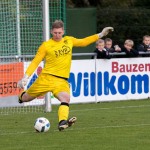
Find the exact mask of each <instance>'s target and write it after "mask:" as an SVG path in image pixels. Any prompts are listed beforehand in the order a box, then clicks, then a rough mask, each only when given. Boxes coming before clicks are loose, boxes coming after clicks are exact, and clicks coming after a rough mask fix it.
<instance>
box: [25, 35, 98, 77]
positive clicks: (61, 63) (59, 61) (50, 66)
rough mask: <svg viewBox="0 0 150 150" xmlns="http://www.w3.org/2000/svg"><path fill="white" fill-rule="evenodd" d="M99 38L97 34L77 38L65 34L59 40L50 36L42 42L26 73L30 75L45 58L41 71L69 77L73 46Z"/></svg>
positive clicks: (81, 45)
mask: <svg viewBox="0 0 150 150" xmlns="http://www.w3.org/2000/svg"><path fill="white" fill-rule="evenodd" d="M98 39H99V36H98V35H97V34H95V35H92V36H89V37H86V38H83V39H77V38H74V37H72V36H65V37H63V38H62V40H61V41H59V42H57V41H54V40H53V39H52V38H51V39H50V40H48V41H46V42H43V43H42V44H41V46H40V47H39V49H38V51H37V53H36V55H35V57H34V59H33V60H32V62H31V64H30V65H29V67H28V68H27V71H26V74H27V75H28V76H30V75H31V74H32V73H33V72H34V71H35V69H36V68H37V67H38V65H39V63H40V62H41V61H42V60H44V59H45V65H44V68H43V70H42V73H47V74H51V75H55V76H59V77H64V78H69V74H70V66H71V60H72V48H73V47H85V46H87V45H89V44H91V43H93V42H96V41H97V40H98Z"/></svg>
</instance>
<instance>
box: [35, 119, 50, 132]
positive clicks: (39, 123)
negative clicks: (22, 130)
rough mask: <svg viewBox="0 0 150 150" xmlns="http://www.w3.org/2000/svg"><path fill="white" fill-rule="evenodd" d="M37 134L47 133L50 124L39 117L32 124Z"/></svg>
mask: <svg viewBox="0 0 150 150" xmlns="http://www.w3.org/2000/svg"><path fill="white" fill-rule="evenodd" d="M34 128H35V130H36V131H37V132H47V131H48V130H49V129H50V122H49V121H48V119H46V118H44V117H39V118H37V119H36V121H35V123H34Z"/></svg>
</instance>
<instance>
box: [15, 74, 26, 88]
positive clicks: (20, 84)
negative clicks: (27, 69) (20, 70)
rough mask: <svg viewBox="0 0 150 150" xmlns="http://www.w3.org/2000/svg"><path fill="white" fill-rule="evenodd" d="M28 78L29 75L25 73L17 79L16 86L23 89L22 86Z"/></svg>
mask: <svg viewBox="0 0 150 150" xmlns="http://www.w3.org/2000/svg"><path fill="white" fill-rule="evenodd" d="M28 79H29V76H28V75H26V74H25V75H24V77H23V78H22V79H21V80H19V81H18V84H17V86H18V88H20V89H23V88H24V86H25V85H26V84H27V82H28Z"/></svg>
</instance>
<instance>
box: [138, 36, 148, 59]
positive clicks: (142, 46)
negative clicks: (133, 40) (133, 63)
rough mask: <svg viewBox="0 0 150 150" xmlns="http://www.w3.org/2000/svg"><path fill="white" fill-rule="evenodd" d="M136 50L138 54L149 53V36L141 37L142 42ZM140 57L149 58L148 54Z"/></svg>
mask: <svg viewBox="0 0 150 150" xmlns="http://www.w3.org/2000/svg"><path fill="white" fill-rule="evenodd" d="M137 50H138V51H139V52H150V36H149V35H145V36H143V42H142V44H140V45H138V46H137ZM142 56H143V57H147V56H148V57H149V56H150V54H143V55H142Z"/></svg>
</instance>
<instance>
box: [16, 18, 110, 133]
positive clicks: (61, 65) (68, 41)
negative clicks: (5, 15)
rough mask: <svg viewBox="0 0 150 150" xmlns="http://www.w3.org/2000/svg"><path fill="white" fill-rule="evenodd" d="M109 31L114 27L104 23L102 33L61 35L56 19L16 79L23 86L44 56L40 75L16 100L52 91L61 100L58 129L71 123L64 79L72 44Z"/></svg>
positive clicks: (86, 42) (91, 40)
mask: <svg viewBox="0 0 150 150" xmlns="http://www.w3.org/2000/svg"><path fill="white" fill-rule="evenodd" d="M110 31H113V28H112V27H106V28H104V29H103V30H102V32H101V33H98V34H94V35H92V36H88V37H85V38H83V39H77V38H75V37H71V36H64V37H63V35H64V24H63V22H62V21H61V20H55V21H54V22H53V24H52V29H51V34H52V38H51V39H49V40H48V41H46V42H43V43H42V44H41V45H40V47H39V48H38V51H37V53H36V55H35V57H34V59H33V60H32V62H31V64H30V65H29V67H28V68H27V70H26V72H25V75H24V77H23V78H22V79H21V80H20V81H18V87H19V88H23V87H24V86H25V85H26V83H27V81H28V78H29V77H30V76H31V75H32V73H33V72H34V71H35V69H36V68H37V67H38V65H39V63H40V62H41V61H42V60H43V59H45V66H44V68H43V70H42V72H41V74H40V75H39V77H38V78H37V79H36V81H35V82H34V83H33V84H32V85H31V86H30V88H29V89H27V90H26V91H23V92H22V93H20V95H19V103H23V102H28V101H32V100H33V99H34V98H36V97H38V96H42V95H45V94H46V93H47V92H52V93H53V95H54V96H55V97H56V98H57V99H58V100H59V101H60V103H61V104H60V106H59V109H58V120H59V123H58V129H59V131H61V130H64V129H66V128H68V127H70V126H72V125H73V124H74V123H75V121H76V120H77V118H76V117H72V118H70V119H69V102H70V89H69V84H68V81H67V79H68V78H69V74H70V66H71V59H72V48H73V47H85V46H87V45H89V44H91V43H94V42H96V41H97V40H98V39H99V38H102V37H103V36H106V35H107V34H108V33H109V32H110Z"/></svg>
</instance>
